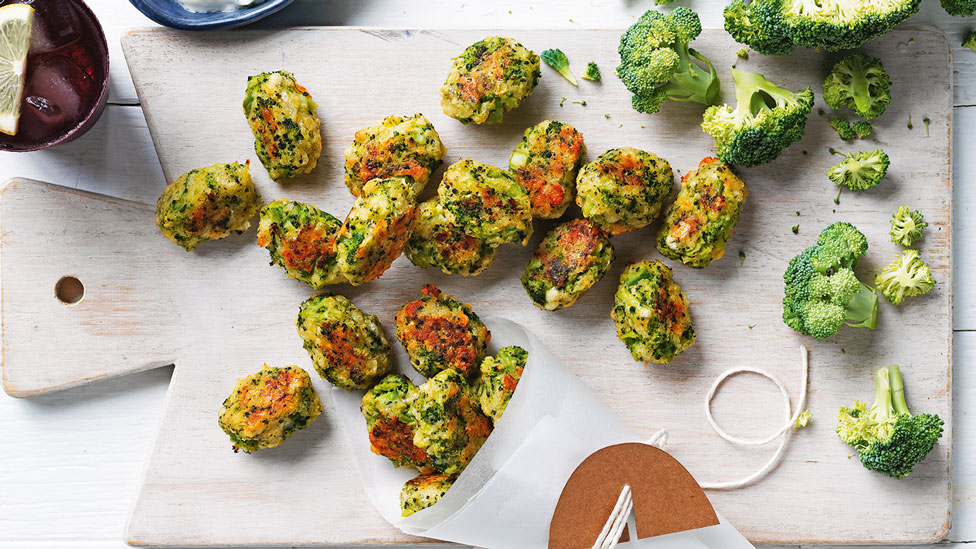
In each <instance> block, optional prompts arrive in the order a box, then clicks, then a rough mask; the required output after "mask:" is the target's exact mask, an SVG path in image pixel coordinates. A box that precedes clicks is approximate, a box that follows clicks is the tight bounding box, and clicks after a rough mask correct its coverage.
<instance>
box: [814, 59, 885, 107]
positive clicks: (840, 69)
mask: <svg viewBox="0 0 976 549" xmlns="http://www.w3.org/2000/svg"><path fill="white" fill-rule="evenodd" d="M890 86H891V80H890V79H889V78H888V73H887V72H885V70H884V66H883V65H882V64H881V60H880V59H871V58H870V57H868V56H867V55H864V54H863V53H852V54H850V55H848V56H847V57H845V58H843V59H841V60H840V61H838V62H837V63H836V64H835V65H834V68H833V69H831V70H830V74H829V75H827V80H826V81H824V101H826V102H827V104H828V105H830V106H831V107H833V108H835V109H839V108H841V107H848V108H850V109H852V110H854V112H856V113H857V114H859V115H861V116H863V117H864V118H866V119H868V120H873V119H875V118H877V117H879V116H881V115H882V114H883V113H884V112H885V109H887V108H888V104H889V103H891V93H889V92H888V88H889V87H890Z"/></svg>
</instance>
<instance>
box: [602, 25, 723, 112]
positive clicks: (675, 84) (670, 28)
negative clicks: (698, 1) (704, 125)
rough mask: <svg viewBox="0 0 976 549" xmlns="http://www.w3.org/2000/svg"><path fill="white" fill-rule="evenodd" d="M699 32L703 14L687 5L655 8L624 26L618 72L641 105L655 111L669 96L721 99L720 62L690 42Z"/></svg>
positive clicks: (635, 103)
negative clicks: (663, 9)
mask: <svg viewBox="0 0 976 549" xmlns="http://www.w3.org/2000/svg"><path fill="white" fill-rule="evenodd" d="M699 34H701V20H700V19H699V18H698V14H697V13H695V12H694V11H693V10H691V9H689V8H686V7H683V6H679V7H677V8H675V9H674V11H672V12H671V13H669V14H667V15H665V14H663V13H660V12H656V11H653V10H649V11H647V12H646V13H644V15H642V16H641V18H640V19H638V20H637V22H636V23H634V24H633V25H632V26H631V27H630V28H629V29H627V30H626V31H625V32H624V34H623V35H622V36H621V37H620V46H619V47H618V48H617V52H618V53H619V54H620V66H619V67H617V77H619V78H620V80H621V81H623V83H624V85H625V86H627V89H628V90H630V92H631V93H633V94H634V97H633V99H632V101H631V102H632V104H633V106H634V109H635V110H637V111H639V112H646V113H655V112H658V111H659V110H661V104H662V103H664V102H665V101H667V100H668V99H670V100H672V101H694V102H696V103H701V104H702V105H714V104H715V103H716V101H718V93H719V86H720V85H721V84H720V82H719V79H718V75H717V74H715V67H713V66H712V63H711V61H709V60H708V59H707V58H705V56H703V55H702V54H700V53H698V52H696V51H695V50H693V49H691V48H689V47H688V43H689V42H691V41H692V40H694V39H695V38H696V37H697V36H698V35H699Z"/></svg>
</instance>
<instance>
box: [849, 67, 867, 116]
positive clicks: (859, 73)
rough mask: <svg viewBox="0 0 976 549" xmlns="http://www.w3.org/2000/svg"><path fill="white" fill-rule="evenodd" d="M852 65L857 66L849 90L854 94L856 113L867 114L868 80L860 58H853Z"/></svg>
mask: <svg viewBox="0 0 976 549" xmlns="http://www.w3.org/2000/svg"><path fill="white" fill-rule="evenodd" d="M852 64H854V65H857V66H856V67H854V69H855V70H854V73H853V75H852V76H851V88H852V90H853V93H854V105H856V106H857V111H858V112H868V110H869V109H870V108H871V90H870V89H869V87H868V79H867V74H866V71H865V70H864V66H863V65H862V64H861V60H860V58H856V57H855V58H854V59H853V60H852Z"/></svg>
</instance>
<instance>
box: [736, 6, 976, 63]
mask: <svg viewBox="0 0 976 549" xmlns="http://www.w3.org/2000/svg"><path fill="white" fill-rule="evenodd" d="M957 1H965V0H957ZM970 1H971V0H970ZM920 4H921V0H882V1H877V0H821V1H814V0H734V1H733V2H732V3H731V4H729V6H728V7H726V8H725V30H726V31H728V32H729V34H731V35H732V38H734V39H735V40H736V41H737V42H740V43H742V44H746V45H748V46H750V47H752V48H753V49H754V50H756V51H758V52H759V53H763V54H766V55H783V54H787V53H790V52H792V51H793V48H794V47H795V46H799V47H805V48H811V49H817V50H827V51H841V50H850V49H854V48H857V47H858V46H860V45H861V44H863V43H865V42H867V41H868V40H872V39H874V38H877V37H879V36H881V35H883V34H885V33H886V32H888V31H889V30H891V29H892V28H893V27H894V26H895V25H897V24H899V23H901V22H902V21H904V20H906V19H908V18H909V17H910V16H911V15H912V14H913V13H915V12H917V11H918V8H919V5H920Z"/></svg>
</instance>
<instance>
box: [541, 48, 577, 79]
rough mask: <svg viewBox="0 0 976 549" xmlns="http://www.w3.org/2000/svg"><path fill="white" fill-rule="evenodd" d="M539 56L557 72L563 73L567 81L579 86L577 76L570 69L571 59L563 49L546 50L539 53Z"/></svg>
mask: <svg viewBox="0 0 976 549" xmlns="http://www.w3.org/2000/svg"><path fill="white" fill-rule="evenodd" d="M539 57H540V58H542V60H543V61H545V63H546V65H549V66H550V67H552V68H553V70H555V71H556V72H558V73H559V74H560V75H562V77H563V78H565V79H566V81H567V82H569V83H570V84H572V85H574V86H578V85H579V84H577V83H576V78H575V77H574V76H573V71H571V70H569V59H567V58H566V54H565V53H563V50H561V49H558V48H556V49H552V50H545V51H543V52H542V53H540V54H539Z"/></svg>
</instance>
